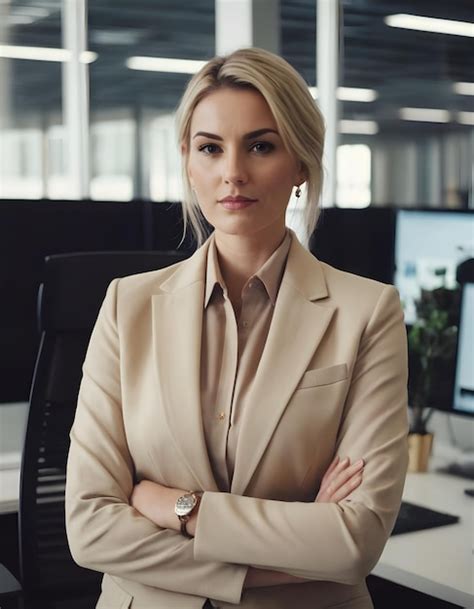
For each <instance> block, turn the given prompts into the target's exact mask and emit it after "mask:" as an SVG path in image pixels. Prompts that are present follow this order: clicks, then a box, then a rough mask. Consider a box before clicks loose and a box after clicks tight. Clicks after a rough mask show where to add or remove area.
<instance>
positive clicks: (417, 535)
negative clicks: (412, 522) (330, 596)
mask: <svg viewBox="0 0 474 609" xmlns="http://www.w3.org/2000/svg"><path fill="white" fill-rule="evenodd" d="M468 487H474V483H473V481H469V480H464V479H462V478H455V477H453V476H448V475H446V474H438V473H435V472H428V473H425V474H408V476H407V480H406V483H405V490H404V493H403V498H404V499H405V500H406V501H410V502H411V503H416V504H418V505H422V506H424V507H428V508H432V509H434V510H438V511H440V512H447V513H450V514H454V515H456V516H460V522H459V523H457V524H450V525H448V526H445V527H439V528H436V529H428V530H425V531H416V532H413V533H406V534H403V535H395V536H394V537H391V538H390V539H389V541H388V543H387V545H386V546H385V550H384V552H383V554H382V557H381V559H380V561H379V563H378V564H377V566H376V567H375V569H374V570H373V574H374V575H377V576H378V577H381V578H383V579H387V580H389V581H392V582H395V583H397V584H400V585H402V586H405V587H407V588H411V589H413V590H418V591H419V592H423V593H424V594H429V595H431V596H434V597H435V598H439V599H441V600H444V601H447V602H450V603H453V604H455V605H460V606H461V607H474V560H473V548H474V526H473V520H474V499H472V498H470V497H467V496H466V495H464V492H463V491H464V489H465V488H468Z"/></svg>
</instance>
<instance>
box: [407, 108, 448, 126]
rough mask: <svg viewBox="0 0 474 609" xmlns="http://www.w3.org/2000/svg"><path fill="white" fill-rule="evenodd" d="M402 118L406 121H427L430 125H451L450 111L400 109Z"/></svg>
mask: <svg viewBox="0 0 474 609" xmlns="http://www.w3.org/2000/svg"><path fill="white" fill-rule="evenodd" d="M400 118H402V119H403V120H405V121H425V122H428V123H449V121H450V119H451V115H450V113H449V111H448V110H437V109H434V108H400Z"/></svg>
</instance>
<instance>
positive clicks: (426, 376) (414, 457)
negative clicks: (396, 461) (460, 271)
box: [408, 287, 460, 471]
mask: <svg viewBox="0 0 474 609" xmlns="http://www.w3.org/2000/svg"><path fill="white" fill-rule="evenodd" d="M459 306H460V290H459V289H454V290H451V289H448V288H446V287H440V288H436V289H434V290H424V289H422V290H421V296H420V298H419V300H418V301H417V302H416V313H417V319H416V321H415V323H414V324H413V326H412V327H411V329H410V331H409V333H408V347H409V362H410V365H409V368H410V379H409V383H408V395H409V404H410V406H411V423H410V435H409V452H410V463H409V471H426V470H427V468H428V459H429V455H430V453H431V448H432V443H433V434H432V433H431V432H429V430H428V428H427V424H428V421H429V420H430V417H431V415H432V413H433V407H436V406H437V405H439V406H440V407H442V405H443V404H446V401H447V400H450V399H452V391H453V382H454V373H455V370H454V355H455V350H456V341H457V330H458V325H459Z"/></svg>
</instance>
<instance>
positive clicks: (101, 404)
mask: <svg viewBox="0 0 474 609" xmlns="http://www.w3.org/2000/svg"><path fill="white" fill-rule="evenodd" d="M208 244H209V242H206V243H205V244H204V245H203V246H202V247H201V248H200V249H199V250H198V251H197V252H196V253H195V254H194V255H193V256H192V257H191V258H189V259H188V260H185V261H184V262H180V263H178V264H176V265H174V266H172V267H169V268H167V269H162V270H158V271H152V272H149V273H143V274H139V275H133V276H130V277H124V278H123V279H115V280H114V281H112V283H111V284H110V286H109V288H108V290H107V294H106V297H105V300H104V302H103V305H102V308H101V310H100V313H99V316H98V319H97V322H96V325H95V328H94V331H93V334H92V337H91V340H90V344H89V348H88V352H87V356H86V360H85V362H84V367H83V380H82V384H81V389H80V394H79V401H78V406H77V413H76V418H75V422H74V425H73V428H72V430H71V449H70V453H69V460H68V472H67V487H66V521H67V532H68V537H69V543H70V548H71V552H72V555H73V557H74V559H75V560H76V561H77V562H78V563H79V564H80V565H83V566H85V567H88V568H90V569H96V570H98V571H101V572H104V573H106V575H105V576H104V580H103V586H102V588H103V591H102V595H101V597H100V600H99V603H98V605H97V606H98V607H99V608H100V609H105V608H107V609H109V608H110V609H128V608H132V609H145V608H146V609H160V608H163V609H169V608H179V609H194V608H198V607H199V608H200V607H202V606H203V604H204V602H205V600H206V599H207V598H210V599H212V601H213V603H214V605H215V606H216V607H232V606H234V605H235V604H239V603H240V605H239V606H240V607H245V608H247V609H250V608H252V609H257V608H258V609H263V608H269V609H270V608H271V609H279V608H282V609H283V608H285V609H288V608H290V607H291V608H292V609H293V608H294V607H298V609H310V608H311V609H323V608H324V609H326V608H329V607H334V608H335V607H337V608H338V609H342V608H345V609H369V608H371V607H372V602H371V600H370V597H369V595H368V592H367V588H366V585H365V580H364V578H365V577H366V575H367V574H368V573H369V572H370V571H371V569H372V568H373V567H374V565H375V564H376V563H377V560H378V559H379V557H380V554H381V552H382V550H383V547H384V545H385V542H386V540H387V538H388V536H389V534H390V531H391V529H392V527H393V524H394V521H395V518H396V514H397V511H398V508H399V505H400V501H401V495H402V489H403V483H404V478H405V473H406V468H407V431H408V429H407V396H406V383H407V360H406V334H405V327H404V323H403V314H402V310H401V307H400V301H399V297H398V294H397V292H396V290H395V289H394V288H393V287H392V286H388V285H384V284H381V283H378V282H375V281H371V280H368V279H363V278H361V277H357V276H355V275H351V274H348V273H344V272H341V271H339V270H336V269H334V268H332V267H330V266H328V265H327V264H324V263H322V262H319V261H318V260H317V259H315V258H314V257H313V256H312V255H311V254H310V253H309V252H308V251H307V250H306V249H304V248H303V246H302V245H301V244H300V243H299V242H298V240H297V238H296V236H295V235H294V233H293V234H292V244H291V248H290V252H289V255H288V261H287V265H286V269H285V272H284V275H283V278H282V282H281V287H280V291H279V294H278V298H277V302H276V305H275V310H274V316H273V320H272V324H271V328H270V331H269V335H268V340H267V343H266V345H265V349H264V352H263V355H262V358H261V361H260V364H259V366H258V369H257V370H256V372H255V375H256V376H255V378H256V382H255V383H254V385H253V389H252V392H253V395H252V399H251V400H250V403H253V408H249V409H246V411H245V418H244V420H243V422H242V429H241V434H240V436H239V441H238V446H237V451H236V464H235V474H234V478H233V481H232V487H231V492H230V493H221V492H219V491H218V488H217V486H216V482H215V480H214V478H213V475H212V471H211V467H210V464H209V459H208V455H207V452H206V446H205V441H204V436H203V429H202V422H201V407H200V391H199V379H200V374H199V362H200V339H201V326H202V312H203V298H204V286H205V269H206V254H207V249H208ZM336 453H337V454H339V455H341V456H342V457H344V456H349V457H350V458H351V459H352V460H356V459H358V458H360V457H363V458H364V459H365V460H366V466H365V473H364V478H363V483H362V484H361V486H360V487H359V488H358V489H357V490H356V491H355V492H353V494H352V495H351V497H350V498H348V499H346V500H344V501H342V502H340V504H324V503H314V498H315V496H316V493H317V490H318V486H319V483H320V481H321V478H322V476H323V474H324V472H325V470H326V469H327V467H328V465H329V463H330V462H331V460H332V458H333V456H334V455H335V454H336ZM142 478H145V479H149V480H154V481H157V482H159V483H161V484H165V485H167V486H172V487H177V488H182V489H196V490H197V489H203V490H205V491H207V492H205V493H204V495H203V499H202V505H201V508H200V512H199V517H198V522H197V531H196V537H195V538H194V539H193V540H187V539H185V538H184V537H182V536H181V535H180V534H179V533H177V532H175V531H171V530H168V529H159V528H158V527H157V526H156V525H154V524H153V523H151V522H150V521H149V520H147V519H146V518H144V517H143V516H141V515H140V514H139V513H138V512H137V511H136V510H134V509H133V508H132V507H130V505H129V497H130V494H131V492H132V488H133V485H134V484H135V483H136V481H137V480H140V479H142ZM248 565H253V566H255V567H259V568H262V569H272V570H279V571H284V572H287V573H291V574H294V575H298V576H301V577H304V578H307V579H308V580H310V581H308V583H304V584H291V585H285V586H283V585H281V586H271V587H270V586H269V587H265V588H260V589H249V590H244V591H243V592H242V583H243V580H244V577H245V574H246V571H247V566H248Z"/></svg>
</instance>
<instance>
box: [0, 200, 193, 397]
mask: <svg viewBox="0 0 474 609" xmlns="http://www.w3.org/2000/svg"><path fill="white" fill-rule="evenodd" d="M180 207H181V206H180V204H179V203H170V202H165V203H152V202H149V201H130V202H126V203H123V202H108V201H107V202H105V201H50V200H35V201H19V200H12V201H10V200H2V201H0V294H1V296H0V404H1V403H2V402H3V403H4V402H18V401H26V400H28V397H29V389H30V383H31V377H32V374H33V368H34V363H35V358H36V353H37V350H38V342H39V334H38V328H37V314H36V306H37V294H38V288H39V285H40V284H41V281H42V272H43V264H44V258H45V256H48V255H52V254H63V253H68V252H87V251H130V250H135V251H139V250H144V251H150V250H157V251H170V250H178V249H179V251H182V252H186V253H191V252H192V250H193V243H192V242H191V240H190V239H189V238H187V239H186V240H185V241H184V242H183V243H182V244H181V245H180V241H181V239H182V233H183V231H182V215H181V210H180Z"/></svg>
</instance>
